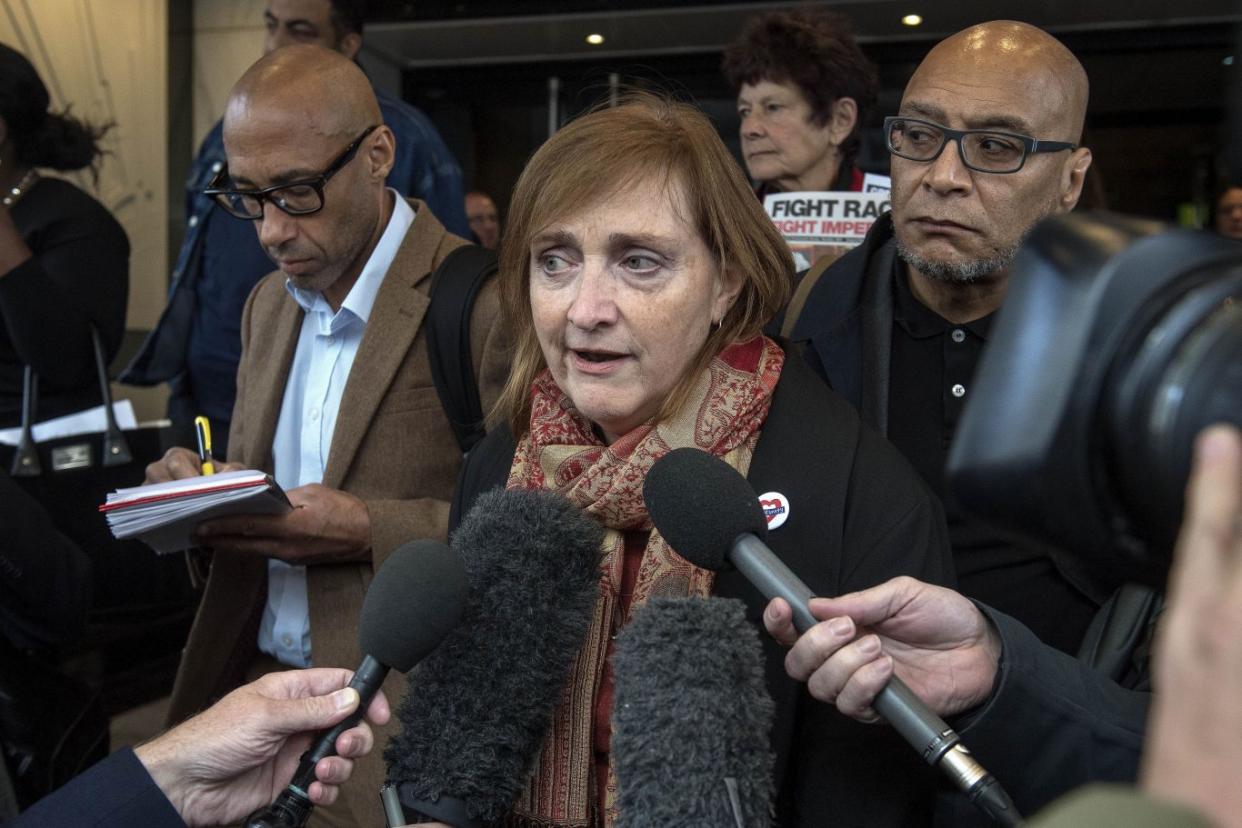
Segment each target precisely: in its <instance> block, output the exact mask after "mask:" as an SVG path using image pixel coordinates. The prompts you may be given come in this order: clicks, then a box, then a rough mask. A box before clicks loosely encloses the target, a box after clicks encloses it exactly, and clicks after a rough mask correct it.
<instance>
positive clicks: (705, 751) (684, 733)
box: [611, 598, 775, 828]
mask: <svg viewBox="0 0 1242 828" xmlns="http://www.w3.org/2000/svg"><path fill="white" fill-rule="evenodd" d="M613 667H614V669H613V674H614V676H615V682H616V683H615V690H614V695H613V708H612V746H611V754H612V763H613V768H614V770H615V771H616V776H617V788H618V792H617V828H665V827H666V826H669V825H678V826H687V828H693V827H696V826H703V828H708V826H711V828H725V826H733V828H766V826H768V825H770V824H771V819H772V797H773V789H772V786H773V782H772V773H773V767H774V761H775V760H774V757H773V755H772V748H771V745H770V743H769V736H770V734H771V730H772V721H773V717H774V709H775V708H774V705H773V704H772V697H771V696H769V695H768V691H767V687H766V686H765V685H764V673H763V651H762V648H761V646H760V643H759V632H758V630H756V629H755V627H754V625H753V624H751V623H749V622H748V621H747V620H746V613H745V608H744V606H743V604H742V602H741V601H738V600H735V599H731V598H653V599H652V600H651V601H649V602H648V603H647V604H645V605H643V607H641V608H640V609H639V610H637V611H636V612H635V613H634V617H633V618H631V619H630V622H629V623H628V624H626V625H625V627H624V628H623V629H622V630H621V633H620V635H619V636H618V637H617V649H616V652H615V655H614V656H613Z"/></svg>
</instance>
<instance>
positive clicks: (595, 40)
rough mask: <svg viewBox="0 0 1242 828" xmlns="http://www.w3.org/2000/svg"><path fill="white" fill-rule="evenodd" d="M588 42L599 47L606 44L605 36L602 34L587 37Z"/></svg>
mask: <svg viewBox="0 0 1242 828" xmlns="http://www.w3.org/2000/svg"><path fill="white" fill-rule="evenodd" d="M586 42H587V43H590V44H591V45H592V46H598V45H600V44H601V43H603V42H604V36H603V35H602V34H589V35H587V36H586Z"/></svg>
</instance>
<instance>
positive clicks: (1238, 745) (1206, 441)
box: [1141, 426, 1242, 825]
mask: <svg viewBox="0 0 1242 828" xmlns="http://www.w3.org/2000/svg"><path fill="white" fill-rule="evenodd" d="M1239 630H1242V434H1240V433H1239V432H1238V430H1237V429H1234V428H1230V427H1224V426H1216V427H1213V428H1210V429H1207V430H1206V431H1205V432H1204V433H1203V434H1201V435H1200V436H1199V439H1198V441H1197V442H1196V444H1195V461H1194V468H1193V470H1192V472H1191V475H1190V482H1189V485H1188V486H1187V490H1186V517H1185V519H1184V521H1183V523H1182V530H1181V534H1180V536H1179V537H1178V541H1177V551H1176V555H1175V558H1174V563H1173V571H1172V573H1171V575H1170V580H1169V605H1168V609H1167V610H1166V611H1165V614H1164V618H1163V619H1162V621H1161V624H1160V629H1159V633H1158V636H1157V640H1156V652H1155V668H1154V675H1153V682H1154V684H1155V689H1156V692H1155V693H1154V694H1153V697H1152V712H1151V721H1150V724H1149V726H1148V729H1147V744H1146V746H1145V748H1144V750H1143V768H1142V773H1141V779H1142V784H1143V787H1144V788H1146V789H1147V790H1148V791H1149V792H1150V793H1152V794H1155V795H1156V796H1161V797H1164V798H1166V799H1170V800H1173V801H1176V802H1181V803H1184V804H1187V805H1190V806H1192V807H1195V808H1197V809H1198V810H1199V811H1201V812H1202V813H1203V814H1204V815H1206V816H1207V817H1209V818H1210V819H1211V820H1213V821H1214V822H1215V823H1216V824H1219V825H1242V786H1239V785H1238V768H1239V767H1242V638H1239V636H1238V631H1239Z"/></svg>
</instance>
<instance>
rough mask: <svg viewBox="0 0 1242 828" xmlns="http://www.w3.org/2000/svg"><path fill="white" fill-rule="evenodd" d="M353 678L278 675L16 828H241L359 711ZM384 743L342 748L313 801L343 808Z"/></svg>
mask: <svg viewBox="0 0 1242 828" xmlns="http://www.w3.org/2000/svg"><path fill="white" fill-rule="evenodd" d="M352 676H353V674H352V673H351V672H350V671H348V670H342V669H314V670H293V671H290V672H285V673H271V674H269V675H266V676H264V677H263V678H261V679H259V680H258V681H255V682H252V683H251V684H247V685H246V686H244V687H240V688H238V689H237V690H234V691H233V692H232V693H230V694H229V695H227V696H225V697H224V698H223V699H221V700H220V701H219V702H217V703H216V704H215V705H213V706H212V707H211V708H210V709H208V710H205V711H204V712H203V713H201V714H199V715H198V716H195V717H194V718H192V719H190V720H189V721H186V722H183V723H182V724H180V725H178V726H177V727H175V728H173V729H172V730H170V731H168V732H167V733H164V734H163V735H161V736H158V737H156V738H155V739H152V740H151V741H149V742H146V743H145V744H142V745H139V746H138V747H136V748H133V749H132V750H131V749H130V748H124V749H122V750H118V751H117V752H115V753H113V754H112V755H111V756H109V757H108V758H107V759H105V760H103V761H102V762H100V763H99V764H97V765H95V766H93V767H92V768H90V769H89V770H87V771H86V772H84V773H83V774H81V775H80V776H78V777H77V778H75V779H74V780H72V781H71V782H70V783H69V784H67V785H66V786H65V787H63V788H61V789H60V790H58V791H56V792H55V793H53V794H51V795H50V796H47V797H45V798H44V799H42V800H40V801H39V802H37V803H35V804H34V805H33V806H31V807H30V808H29V809H28V810H26V811H25V812H24V813H23V814H22V815H21V816H19V817H18V818H17V820H16V821H14V822H13V823H12V828H63V826H69V825H73V826H92V827H93V828H130V826H136V825H141V826H144V828H177V826H183V825H188V826H200V825H202V826H209V825H233V824H236V823H237V822H238V821H240V820H242V819H244V818H245V817H246V816H247V815H248V814H249V813H250V812H251V811H253V810H255V809H256V808H259V807H262V806H263V805H266V804H268V803H270V802H271V801H272V800H273V799H275V798H276V797H277V795H279V794H280V792H281V791H283V790H284V789H285V786H286V785H287V784H288V783H289V780H290V779H292V778H293V772H294V770H296V768H297V766H298V762H299V761H300V759H301V756H302V754H303V753H304V752H305V751H306V750H307V749H308V748H309V747H310V745H311V742H312V739H313V736H314V734H315V733H316V732H317V731H321V730H324V729H326V728H329V727H332V726H333V725H335V724H337V723H338V722H340V721H342V720H343V719H345V718H346V717H347V716H349V715H350V714H351V713H353V712H354V711H355V710H356V709H357V708H358V703H359V697H358V691H357V690H354V689H353V688H351V687H348V686H347V685H348V684H349V680H350V679H351V678H352ZM390 715H391V713H390V711H389V708H388V700H387V699H386V698H385V697H384V694H383V693H377V694H376V695H375V698H373V699H372V700H371V703H370V705H368V707H367V713H366V717H367V719H369V720H370V721H371V722H372V723H373V724H377V725H379V724H383V723H385V722H387V721H388V719H389V717H390ZM374 745H375V736H374V734H373V733H372V732H371V728H370V725H368V724H367V722H365V721H364V722H359V723H358V724H357V725H355V726H354V727H351V728H349V729H348V730H346V731H344V732H343V733H341V735H340V736H338V737H337V739H336V750H337V755H335V756H328V757H325V758H323V759H321V760H319V763H318V764H316V765H315V775H316V777H317V779H316V781H315V782H312V783H311V785H310V787H309V790H307V796H309V797H310V800H311V802H313V803H315V805H317V806H326V805H330V804H331V803H332V802H334V801H335V800H336V798H337V796H338V794H339V792H340V791H339V788H340V786H341V785H342V784H344V783H345V782H346V781H348V780H349V778H350V776H351V775H352V774H353V767H354V762H353V760H354V759H356V758H358V757H360V756H363V755H365V754H367V753H369V752H370V751H371V748H372V747H373V746H374Z"/></svg>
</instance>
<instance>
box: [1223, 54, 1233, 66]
mask: <svg viewBox="0 0 1242 828" xmlns="http://www.w3.org/2000/svg"><path fill="white" fill-rule="evenodd" d="M1221 63H1223V64H1224V65H1226V66H1233V55H1226V56H1225V59H1224V60H1222V61H1221Z"/></svg>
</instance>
